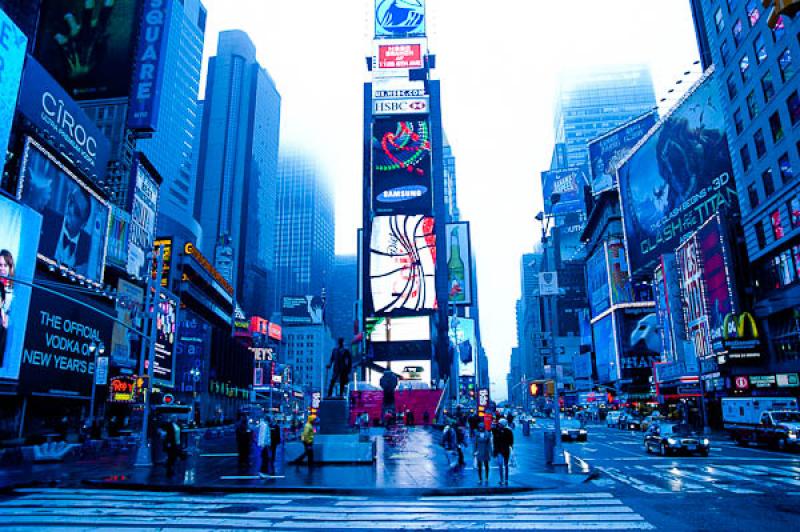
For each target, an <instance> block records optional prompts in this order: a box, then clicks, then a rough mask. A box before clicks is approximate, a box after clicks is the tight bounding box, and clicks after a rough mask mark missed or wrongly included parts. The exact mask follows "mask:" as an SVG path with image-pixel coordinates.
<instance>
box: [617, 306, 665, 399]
mask: <svg viewBox="0 0 800 532" xmlns="http://www.w3.org/2000/svg"><path fill="white" fill-rule="evenodd" d="M619 315H620V316H622V319H621V320H620V321H621V324H620V325H621V327H620V357H619V367H620V370H621V372H622V377H623V378H632V377H634V376H643V375H647V374H648V372H651V371H652V367H653V364H655V363H656V362H661V351H662V344H661V334H660V332H659V330H658V316H657V315H656V312H655V311H654V310H652V309H651V310H650V311H649V312H644V313H629V312H628V311H625V312H623V313H620V314H619ZM641 383H642V382H641V381H640V384H641Z"/></svg>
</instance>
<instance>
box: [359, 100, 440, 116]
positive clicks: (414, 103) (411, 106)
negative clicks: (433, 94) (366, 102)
mask: <svg viewBox="0 0 800 532" xmlns="http://www.w3.org/2000/svg"><path fill="white" fill-rule="evenodd" d="M428 107H429V105H428V98H427V97H425V98H404V99H398V100H373V101H372V114H373V115H403V114H425V113H428Z"/></svg>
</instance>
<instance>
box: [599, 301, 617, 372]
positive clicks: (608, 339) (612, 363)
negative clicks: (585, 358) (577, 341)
mask: <svg viewBox="0 0 800 532" xmlns="http://www.w3.org/2000/svg"><path fill="white" fill-rule="evenodd" d="M592 334H593V335H594V357H595V367H596V368H597V380H598V381H599V382H612V381H615V380H617V379H619V368H618V365H617V335H616V333H615V331H614V316H613V314H609V315H607V316H603V317H602V318H601V319H599V320H597V321H596V322H595V323H594V324H593V325H592Z"/></svg>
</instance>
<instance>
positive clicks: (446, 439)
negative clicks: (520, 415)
mask: <svg viewBox="0 0 800 532" xmlns="http://www.w3.org/2000/svg"><path fill="white" fill-rule="evenodd" d="M513 422H514V418H513V416H512V415H511V414H508V415H506V416H502V415H500V414H496V415H495V416H494V417H492V416H489V415H487V416H485V417H483V418H481V417H480V416H478V415H477V414H475V413H472V414H471V415H469V416H467V415H466V414H462V413H458V414H457V415H456V416H455V417H454V418H450V419H448V420H447V423H446V424H445V427H444V430H443V431H442V442H441V443H442V447H444V449H445V452H446V453H447V458H448V469H449V471H451V472H454V473H457V472H460V471H462V470H463V469H464V467H465V466H466V459H465V458H464V454H465V452H469V450H470V449H472V456H473V458H474V460H475V468H476V470H477V471H478V484H486V485H488V484H489V463H490V461H491V460H492V459H494V460H495V461H496V462H497V467H498V469H499V471H500V485H501V486H507V485H508V472H509V465H510V463H511V462H512V459H513V450H514V432H513V431H512V430H511V428H512V427H513Z"/></svg>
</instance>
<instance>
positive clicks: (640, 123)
mask: <svg viewBox="0 0 800 532" xmlns="http://www.w3.org/2000/svg"><path fill="white" fill-rule="evenodd" d="M657 121H658V114H656V113H654V112H652V113H647V114H645V115H642V116H640V117H638V118H634V119H633V120H631V121H630V122H628V123H626V124H624V125H622V126H620V127H618V128H616V129H614V130H612V131H610V132H608V133H606V134H605V135H602V136H600V137H597V138H596V139H594V140H592V141H589V173H590V176H591V180H592V193H593V194H599V193H600V192H603V191H604V190H608V189H610V188H612V187H613V186H614V185H616V184H617V167H618V166H619V164H620V163H621V162H622V161H623V159H625V158H626V157H627V156H628V154H629V153H630V151H631V149H632V148H633V147H634V146H635V145H636V143H637V142H639V140H641V139H642V138H643V137H644V136H645V135H646V134H647V132H648V131H650V129H651V128H652V127H653V126H654V125H656V122H657Z"/></svg>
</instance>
